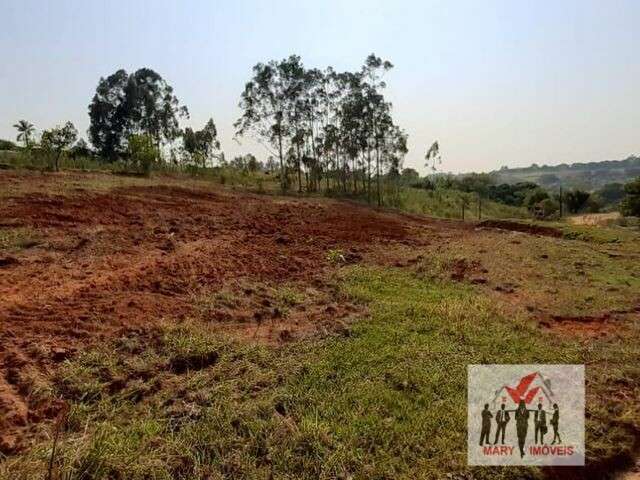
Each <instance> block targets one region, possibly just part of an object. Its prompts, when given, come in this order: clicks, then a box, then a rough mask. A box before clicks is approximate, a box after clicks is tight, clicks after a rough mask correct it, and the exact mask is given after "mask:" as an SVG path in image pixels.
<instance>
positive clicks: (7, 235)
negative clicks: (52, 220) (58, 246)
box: [0, 227, 40, 252]
mask: <svg viewBox="0 0 640 480" xmlns="http://www.w3.org/2000/svg"><path fill="white" fill-rule="evenodd" d="M39 241H40V240H39V235H38V233H37V232H35V231H34V230H32V229H29V228H24V227H16V228H10V227H0V252H2V251H15V250H21V249H24V248H29V247H33V246H35V245H37V244H38V243H39Z"/></svg>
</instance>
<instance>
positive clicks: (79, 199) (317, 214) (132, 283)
mask: <svg viewBox="0 0 640 480" xmlns="http://www.w3.org/2000/svg"><path fill="white" fill-rule="evenodd" d="M47 179H48V180H50V177H47ZM0 222H1V223H2V225H10V227H2V228H16V227H18V226H19V227H20V228H26V229H32V230H34V231H36V232H37V233H38V235H39V237H40V242H39V243H38V245H35V246H32V247H31V248H29V249H22V250H19V251H18V252H11V255H10V256H6V255H2V258H5V259H6V258H10V259H11V260H8V261H5V262H4V263H5V264H6V265H4V266H3V267H2V275H0V296H1V298H2V302H0V322H1V323H0V431H1V432H3V433H2V439H3V440H2V442H0V448H1V449H2V451H3V453H12V452H15V451H17V450H19V449H20V448H21V447H22V446H24V443H25V442H24V440H25V439H26V438H27V437H28V436H29V432H30V431H31V430H32V427H33V426H34V425H35V424H37V423H38V422H39V421H40V420H42V419H46V418H53V417H54V416H55V415H56V411H57V408H56V405H48V406H42V405H40V404H39V403H38V401H37V399H36V398H35V397H36V395H35V394H34V391H35V390H36V389H35V386H34V382H35V380H33V381H30V380H25V379H24V378H23V377H26V376H30V377H34V378H36V377H37V378H38V379H39V378H40V377H50V376H51V374H52V372H54V371H55V369H56V365H57V364H59V363H60V362H61V361H63V360H64V359H65V358H68V357H69V356H72V355H74V353H75V352H77V351H78V350H79V349H83V348H86V347H88V346H90V345H92V344H95V343H97V342H103V341H105V340H106V339H109V338H114V337H118V336H121V335H124V334H126V333H127V332H129V331H131V330H135V329H138V328H146V327H148V326H149V325H153V324H155V323H157V322H160V321H164V320H170V321H181V320H183V319H187V318H193V317H199V318H201V319H204V320H206V321H209V322H217V324H219V325H220V327H221V328H222V329H225V331H228V332H230V333H232V334H234V335H238V336H241V337H244V338H248V339H250V340H256V339H257V340H259V341H265V342H269V343H281V342H287V341H290V340H292V339H294V338H298V337H300V336H304V335H312V334H315V333H322V332H327V331H331V329H332V328H334V327H335V328H337V329H339V330H343V329H345V325H346V324H347V323H348V319H349V318H350V317H351V316H353V314H354V312H355V311H356V310H357V307H355V306H353V305H349V304H348V303H345V302H342V301H341V300H340V299H337V298H334V297H333V296H332V295H333V294H332V289H331V286H330V284H328V283H327V278H328V276H329V274H330V272H331V271H332V270H333V269H335V268H337V267H336V266H335V265H333V264H332V263H331V262H329V261H328V260H327V254H328V252H330V251H341V252H345V254H346V255H347V256H348V258H349V259H351V260H352V261H354V262H355V261H376V259H377V258H380V257H383V258H385V260H388V257H389V256H390V255H391V254H390V253H387V249H389V248H390V247H393V246H402V247H404V248H409V249H411V248H413V247H418V246H420V245H423V244H424V243H425V242H426V241H427V240H426V239H425V235H427V233H428V231H429V230H428V229H426V228H425V226H424V222H421V223H418V222H413V221H410V220H409V219H403V218H398V217H396V216H394V215H391V214H385V213H382V212H375V211H374V210H371V209H368V208H366V207H364V206H358V205H354V204H338V203H337V202H334V201H324V200H317V201H315V200H308V201H300V200H292V199H286V198H273V197H265V196H257V195H250V194H239V193H238V194H233V193H229V192H214V191H211V190H194V189H188V188H180V187H175V186H134V187H123V188H117V189H114V190H112V191H111V192H109V193H98V192H90V191H82V192H76V193H75V194H72V195H70V196H62V195H48V194H33V193H29V194H26V195H22V196H14V197H9V198H4V199H3V201H2V203H0ZM392 250H393V249H391V250H389V251H392ZM247 284H253V285H258V286H259V285H265V287H252V288H250V289H249V290H247V289H246V288H247V287H246V285H247ZM284 284H287V285H289V284H291V285H293V287H292V288H294V289H297V291H299V292H302V294H303V296H304V299H303V300H302V301H301V302H300V303H296V302H295V301H293V302H292V304H290V305H287V306H286V310H287V311H286V312H285V311H283V310H284V309H283V307H282V306H277V305H275V303H277V302H278V301H279V300H278V299H277V297H278V294H279V293H278V288H280V286H282V285H284ZM260 288H264V289H265V290H264V291H261V290H260ZM225 289H226V291H228V292H231V293H232V294H233V295H236V296H237V298H239V299H240V300H239V301H238V303H237V304H236V305H232V306H229V305H227V306H225V305H215V304H214V305H213V306H212V308H211V309H210V310H209V311H206V312H203V311H202V309H198V308H199V307H198V302H197V301H195V299H197V298H198V297H200V298H201V297H202V295H207V294H215V292H217V291H222V290H225ZM274 289H275V290H274ZM305 289H309V291H308V292H306V293H305V291H306V290H305ZM274 292H275V293H274ZM280 293H282V292H280ZM285 296H286V295H285ZM280 300H282V299H280ZM284 303H285V304H286V299H285V300H284ZM189 362H190V360H189V359H186V360H185V362H183V363H184V364H189ZM178 363H180V362H178ZM174 367H175V368H177V369H179V368H181V367H180V365H178V364H176V365H174ZM25 372H29V375H26V374H25Z"/></svg>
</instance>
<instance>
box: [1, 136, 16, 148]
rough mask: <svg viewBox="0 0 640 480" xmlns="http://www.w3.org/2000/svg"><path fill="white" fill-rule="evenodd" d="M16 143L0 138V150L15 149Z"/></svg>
mask: <svg viewBox="0 0 640 480" xmlns="http://www.w3.org/2000/svg"><path fill="white" fill-rule="evenodd" d="M16 148H17V147H16V144H15V143H13V142H11V141H9V140H2V139H0V150H15V149H16Z"/></svg>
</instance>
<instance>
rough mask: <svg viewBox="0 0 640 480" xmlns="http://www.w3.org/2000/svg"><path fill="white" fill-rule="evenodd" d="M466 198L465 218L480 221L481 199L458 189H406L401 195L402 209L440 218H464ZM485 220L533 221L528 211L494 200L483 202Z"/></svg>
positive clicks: (482, 216) (481, 212) (400, 205)
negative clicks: (523, 219)
mask: <svg viewBox="0 0 640 480" xmlns="http://www.w3.org/2000/svg"><path fill="white" fill-rule="evenodd" d="M463 198H466V202H467V203H466V205H465V219H474V220H475V219H478V213H479V212H478V198H477V196H476V195H473V194H468V193H463V192H458V191H455V190H422V189H417V188H404V189H402V191H401V193H400V204H399V207H400V209H401V210H404V211H407V212H410V213H418V214H422V215H429V216H432V217H440V218H458V219H461V218H462V202H463ZM480 208H481V211H480V216H481V218H529V217H530V215H529V212H527V210H526V209H525V208H520V207H512V206H510V205H505V204H502V203H498V202H493V201H491V200H487V199H482V200H481V204H480Z"/></svg>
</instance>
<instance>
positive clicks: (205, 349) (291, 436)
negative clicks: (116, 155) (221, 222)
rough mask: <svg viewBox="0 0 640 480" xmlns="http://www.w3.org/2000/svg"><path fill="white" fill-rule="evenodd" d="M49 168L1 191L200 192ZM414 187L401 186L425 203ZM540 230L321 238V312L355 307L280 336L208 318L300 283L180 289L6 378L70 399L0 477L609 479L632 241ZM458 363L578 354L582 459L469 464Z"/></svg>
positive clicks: (37, 398) (630, 301)
mask: <svg viewBox="0 0 640 480" xmlns="http://www.w3.org/2000/svg"><path fill="white" fill-rule="evenodd" d="M54 177H55V178H56V181H55V182H53V183H51V184H48V183H47V182H48V181H49V180H48V179H49V177H47V176H38V175H36V174H32V177H27V178H28V180H29V181H26V182H25V181H20V182H14V183H10V186H11V193H10V196H22V195H30V194H32V193H34V192H37V191H38V189H42V188H46V189H47V192H48V193H49V194H52V195H72V196H73V195H77V194H78V189H84V190H83V191H85V192H88V191H91V192H95V193H99V194H102V193H105V192H109V191H113V189H114V188H120V187H123V186H128V187H149V186H158V185H160V184H164V185H165V186H167V187H175V186H178V185H179V186H181V187H182V188H185V189H189V188H197V189H200V191H204V190H203V189H211V182H208V181H203V180H189V181H188V182H185V181H184V180H182V179H180V178H174V177H152V178H150V179H145V178H133V177H119V176H112V175H100V174H80V173H71V174H64V175H57V176H54ZM12 178H13V177H11V178H10V179H9V180H12ZM216 188H219V187H216ZM207 191H210V190H207ZM422 193H423V192H413V193H412V195H416V197H415V198H419V199H420V201H423V200H425V199H424V198H422V197H419V195H422ZM132 194H133V192H129V193H128V195H132ZM265 199H266V197H265ZM214 201H215V202H219V201H220V199H219V198H218V197H214ZM265 201H266V200H265ZM269 201H271V200H269ZM273 201H274V202H279V203H287V204H289V203H291V202H295V200H292V199H290V198H287V199H286V201H285V199H284V198H282V199H274V200H273ZM489 208H491V207H489ZM447 225H451V228H452V229H450V228H449V227H447ZM553 226H555V227H556V228H558V229H560V230H561V231H562V236H561V237H560V238H554V237H548V236H538V235H531V234H528V233H521V232H514V231H504V230H496V229H492V228H483V227H478V228H473V226H471V227H470V226H469V225H468V224H465V225H464V229H462V230H456V229H455V228H458V227H455V224H452V223H446V222H441V223H437V222H436V223H434V224H427V225H425V226H421V227H420V228H421V229H424V230H425V231H428V232H430V233H429V235H430V236H429V237H428V238H429V241H428V242H427V243H424V244H423V243H420V244H417V245H413V244H406V242H405V243H404V244H403V243H400V244H395V245H391V244H388V245H387V246H386V247H385V250H384V252H377V253H376V252H372V255H373V256H372V257H371V258H369V257H367V258H365V259H360V260H355V261H354V262H355V264H350V263H351V262H347V261H346V260H343V257H344V252H343V251H341V250H338V249H334V248H331V249H329V248H328V249H326V251H325V252H324V254H323V257H324V258H325V261H326V263H327V264H328V265H329V266H330V268H329V274H328V277H327V278H326V279H325V280H324V281H326V285H325V287H323V288H325V289H326V290H327V291H330V292H333V293H332V294H331V295H332V296H333V300H331V301H333V302H335V304H336V305H341V304H353V305H357V308H355V309H354V310H353V311H354V312H357V314H356V316H355V318H352V319H351V320H350V321H348V322H340V323H339V328H333V329H331V330H329V331H326V332H325V333H323V334H320V335H312V336H310V337H307V338H303V339H300V340H297V341H294V342H284V343H281V344H278V345H271V344H262V343H259V342H255V341H252V340H251V338H246V337H242V338H238V336H237V335H233V336H232V335H231V334H230V332H227V333H225V330H224V328H221V326H220V325H219V324H218V323H216V321H212V320H211V319H210V318H209V314H210V313H211V312H216V311H218V310H219V309H220V308H226V306H228V305H245V303H243V302H244V301H245V300H246V297H247V296H248V295H253V293H252V292H256V291H258V290H261V289H262V290H264V291H267V292H268V296H267V297H263V300H262V301H263V302H264V301H265V299H266V298H269V299H270V300H269V301H270V302H271V304H272V305H271V306H274V307H275V309H276V310H277V311H279V312H280V315H282V316H283V317H285V318H286V317H287V316H288V312H289V310H291V311H294V310H295V311H296V314H297V315H304V312H305V311H307V310H305V309H306V308H309V305H308V303H309V301H310V300H309V298H310V293H309V292H310V290H308V287H305V286H304V285H301V284H297V283H289V282H284V283H282V282H280V283H275V284H273V283H264V284H260V283H258V282H256V281H254V282H253V283H251V284H250V286H249V287H247V284H246V283H245V284H243V285H245V286H244V287H243V288H241V289H239V290H238V289H235V290H234V289H232V288H225V287H223V288H220V289H218V290H213V291H212V290H207V291H201V292H199V291H195V292H194V293H193V294H192V296H191V297H190V301H191V302H192V304H193V305H194V306H195V307H194V310H193V314H192V315H190V316H188V317H184V316H181V317H179V318H177V317H174V316H173V315H172V312H170V311H168V312H163V316H162V317H163V318H162V319H158V322H156V323H155V324H153V325H149V326H148V327H146V328H134V329H132V330H129V331H127V332H126V333H124V334H122V335H120V336H117V337H115V338H108V339H106V340H105V341H103V342H100V343H99V345H97V346H93V347H91V348H88V349H83V350H81V351H79V352H78V353H77V354H76V355H73V356H71V357H70V358H68V359H66V360H64V361H63V362H62V363H60V364H59V366H58V367H57V368H56V369H55V370H54V371H48V372H47V371H39V370H37V369H31V370H28V371H23V372H22V373H21V375H22V383H21V388H22V389H23V390H24V392H23V393H25V395H26V396H27V398H28V399H29V401H30V402H34V403H36V404H48V403H52V404H53V403H54V402H60V401H63V402H64V403H65V404H66V405H67V406H68V409H66V410H63V413H62V414H61V416H60V417H59V418H60V419H61V420H60V421H59V423H56V422H44V423H42V424H40V425H39V432H37V441H36V442H35V444H34V445H33V446H32V447H31V448H29V449H28V450H26V451H24V452H21V453H20V454H19V455H11V456H8V457H7V458H5V459H3V460H2V461H0V478H1V479H3V480H4V479H7V480H9V479H11V480H14V479H25V480H26V479H31V478H45V475H46V474H47V471H48V469H49V462H50V461H51V459H52V458H53V464H52V465H53V468H52V473H53V476H52V478H59V479H66V480H72V479H74V480H80V479H112V478H123V479H124V478H126V479H173V478H178V479H218V478H220V479H222V478H256V479H260V478H264V479H270V478H282V479H294V478H295V479H297V478H308V479H315V478H323V479H334V478H342V479H347V478H352V479H372V478H375V479H387V478H406V479H409V478H411V479H413V478H424V479H431V478H434V479H435V478H443V476H444V475H445V474H447V475H449V476H448V477H446V478H459V479H484V478H486V479H489V478H504V479H509V478H511V479H521V478H548V477H549V476H551V477H553V478H566V477H565V476H563V475H568V474H573V475H574V476H575V478H594V479H595V478H605V477H607V475H613V474H614V473H616V472H618V471H621V470H625V469H627V468H629V467H630V465H631V463H632V462H633V461H634V459H635V457H636V455H637V451H638V443H639V442H638V438H640V402H639V401H638V398H640V365H639V364H638V362H637V359H638V358H640V322H638V314H637V307H638V305H640V296H639V295H638V292H639V291H640V276H639V274H638V271H637V265H638V260H639V259H640V247H639V245H640V241H639V240H640V234H639V233H638V232H637V231H635V230H633V229H628V228H621V227H617V228H608V227H599V226H590V225H566V224H562V223H556V224H553ZM454 227H455V228H454ZM460 228H462V227H460ZM0 233H1V236H0V253H3V254H5V253H10V254H11V255H16V257H17V258H18V259H19V260H20V262H23V261H25V259H26V258H28V255H30V253H29V252H30V251H31V249H32V248H33V245H37V244H38V242H41V241H43V240H42V239H41V238H40V236H41V232H39V231H38V230H37V229H33V228H27V227H19V228H2V229H0ZM34 242H35V243H34ZM45 246H46V243H45ZM179 252H180V250H179V249H177V250H176V255H178V254H179ZM337 252H342V253H337ZM62 255H63V256H62V257H61V258H62V259H63V260H64V261H65V262H68V260H65V258H66V259H68V258H70V257H66V256H65V255H70V254H68V253H63V254H62ZM80 258H83V257H80ZM242 308H248V307H242ZM327 308H329V307H327ZM331 308H333V307H331ZM634 309H636V310H634ZM326 311H327V312H330V311H332V310H326ZM252 314H253V311H248V312H243V315H248V316H249V317H250V316H251V315H252ZM243 321H246V320H243ZM474 363H524V364H526V363H579V364H585V365H586V372H587V457H588V464H589V469H588V470H584V471H583V470H565V471H564V472H561V473H557V472H555V473H554V472H551V471H546V470H543V469H535V468H510V469H495V468H470V467H468V466H467V465H466V408H467V407H466V380H467V378H466V367H467V365H468V364H474ZM58 424H59V425H60V426H59V427H57V426H56V425H58ZM58 431H59V433H60V435H59V438H58V440H57V441H55V444H56V450H55V455H52V453H53V445H54V438H55V437H56V432H58ZM572 472H573V473H572ZM558 475H559V476H558Z"/></svg>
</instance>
